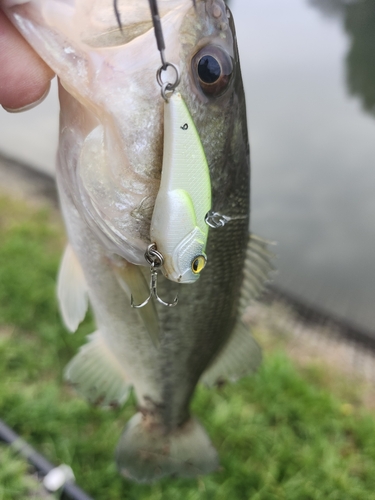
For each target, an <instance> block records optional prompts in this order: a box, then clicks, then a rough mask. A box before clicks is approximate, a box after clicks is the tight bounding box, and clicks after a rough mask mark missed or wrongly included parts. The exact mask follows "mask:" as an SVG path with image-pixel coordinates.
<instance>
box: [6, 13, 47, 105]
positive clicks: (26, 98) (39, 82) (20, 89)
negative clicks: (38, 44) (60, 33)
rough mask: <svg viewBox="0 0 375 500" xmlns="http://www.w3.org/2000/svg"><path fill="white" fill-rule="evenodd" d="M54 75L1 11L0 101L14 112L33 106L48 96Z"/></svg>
mask: <svg viewBox="0 0 375 500" xmlns="http://www.w3.org/2000/svg"><path fill="white" fill-rule="evenodd" d="M53 76H54V73H53V71H52V70H51V69H50V68H49V67H48V66H47V65H46V64H45V62H44V61H42V59H41V58H40V57H39V56H38V54H37V53H36V52H34V50H33V49H32V48H31V47H30V45H29V44H28V43H27V42H26V40H25V39H24V38H22V36H21V35H20V34H19V33H18V31H17V30H16V28H15V27H14V26H13V25H12V23H11V22H10V21H9V20H8V18H7V17H6V16H5V14H4V13H3V12H2V11H1V10H0V104H1V105H2V106H3V107H4V108H5V109H6V110H7V111H10V112H13V113H15V112H18V111H26V110H27V109H31V108H33V107H34V106H36V105H37V104H39V103H40V102H42V101H43V99H44V98H45V97H46V96H47V94H48V91H49V88H50V83H51V79H52V78H53Z"/></svg>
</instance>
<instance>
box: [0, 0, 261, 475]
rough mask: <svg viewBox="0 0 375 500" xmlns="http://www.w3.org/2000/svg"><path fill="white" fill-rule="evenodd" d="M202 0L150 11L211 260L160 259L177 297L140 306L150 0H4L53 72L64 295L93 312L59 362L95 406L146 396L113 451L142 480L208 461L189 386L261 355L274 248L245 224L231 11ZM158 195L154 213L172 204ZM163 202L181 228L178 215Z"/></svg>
mask: <svg viewBox="0 0 375 500" xmlns="http://www.w3.org/2000/svg"><path fill="white" fill-rule="evenodd" d="M195 4H196V5H195V6H193V2H192V1H191V0H159V10H160V17H161V20H162V26H163V31H164V38H165V41H166V56H167V59H168V61H169V62H171V63H174V64H175V65H176V66H178V68H179V70H180V73H181V82H180V84H179V85H178V88H177V89H176V91H177V92H178V94H179V95H180V96H181V98H182V99H183V101H184V105H185V106H186V109H187V110H188V112H189V116H190V117H191V122H189V123H194V126H195V129H196V131H197V134H198V135H199V138H200V141H201V144H202V148H203V151H204V155H205V161H206V162H207V166H208V169H209V177H207V176H206V181H205V182H209V183H210V193H209V196H208V195H207V196H206V199H207V200H208V201H207V206H208V204H209V205H211V209H212V213H213V215H212V220H211V223H210V224H211V226H213V228H210V229H209V231H206V233H207V234H208V237H207V244H206V243H205V242H203V243H202V252H203V251H204V252H205V255H207V265H206V266H205V268H204V270H203V271H202V273H201V275H200V278H199V279H198V280H193V281H194V282H193V283H191V284H189V283H188V282H186V283H177V281H179V279H178V278H179V276H177V279H173V276H169V275H168V272H166V273H165V274H166V277H163V276H160V277H159V281H158V293H159V295H160V296H161V297H163V298H164V300H169V301H172V300H173V298H174V297H175V295H176V294H177V293H178V296H179V303H178V305H177V306H176V307H173V308H170V307H164V306H163V305H161V304H159V303H157V302H156V301H155V300H150V302H149V303H148V304H147V305H146V306H145V307H143V308H141V309H134V308H132V307H131V305H130V299H131V296H132V297H133V298H134V301H135V302H137V303H138V302H142V301H143V300H144V299H145V297H147V296H148V294H149V285H148V278H149V269H148V267H147V263H146V261H145V258H144V254H145V250H146V249H147V247H148V245H150V243H152V240H151V237H150V231H151V229H152V228H151V220H152V218H153V213H154V207H155V200H156V198H157V195H158V191H159V187H160V185H161V184H160V179H161V175H162V165H163V154H164V149H165V146H164V148H163V120H164V101H163V99H162V98H161V95H160V87H159V86H158V84H157V82H156V78H155V73H156V70H157V69H158V68H159V67H160V56H159V53H158V51H157V49H156V44H155V38H154V30H153V27H152V20H151V15H150V9H149V4H148V1H147V0H122V1H121V0H119V2H118V9H119V15H120V19H121V22H122V28H121V29H120V28H119V27H118V25H117V21H116V16H115V13H114V9H113V2H112V0H70V1H69V2H67V1H61V0H29V1H28V0H6V1H5V2H4V1H3V5H4V9H5V10H6V12H7V14H8V15H9V17H10V19H11V20H12V21H13V22H14V24H15V25H16V26H17V28H18V29H19V30H20V31H21V33H22V34H23V35H24V36H25V38H26V39H27V40H28V41H29V42H30V44H31V45H32V46H33V47H34V48H35V50H37V51H38V53H39V54H40V55H41V57H42V58H43V59H44V60H45V61H46V62H47V64H48V65H49V66H50V67H51V68H52V69H53V70H54V71H55V72H56V73H57V75H58V77H59V81H60V90H59V96H60V103H61V114H60V144H59V151H58V162H57V172H56V178H57V183H58V189H59V195H60V201H61V208H62V212H63V215H64V219H65V222H66V227H67V232H68V236H69V242H70V244H69V245H68V247H67V250H66V252H65V254H64V257H63V261H62V265H61V268H60V273H59V282H58V296H59V300H60V308H61V312H62V316H63V319H64V321H65V323H66V325H67V327H68V328H69V329H70V330H71V331H75V330H76V329H77V327H78V325H79V323H80V322H81V321H82V319H83V318H84V316H85V313H86V309H87V306H88V301H89V302H90V304H91V306H92V310H93V312H94V316H95V320H96V324H97V331H96V332H95V333H93V334H92V335H91V336H90V338H89V341H88V343H87V344H85V345H84V346H83V347H82V348H81V350H80V351H79V353H78V354H77V355H76V357H75V358H74V359H73V360H72V361H71V362H70V364H69V365H68V367H67V370H66V377H67V379H68V380H70V381H71V382H72V383H73V384H74V385H75V386H76V388H77V390H78V391H79V392H80V393H82V394H83V395H84V396H86V397H87V398H88V399H89V400H90V401H92V402H93V403H97V404H102V405H104V406H110V405H118V404H123V403H124V402H125V401H126V399H127V397H128V395H129V392H130V390H131V388H133V390H134V391H135V394H136V397H137V401H138V409H139V411H138V413H136V415H135V416H134V417H133V418H132V419H131V420H130V422H129V423H128V424H127V426H126V427H125V430H124V432H123V435H122V436H121V439H120V441H119V444H118V447H117V451H116V461H117V465H118V468H119V470H120V472H121V473H122V474H123V475H124V476H126V477H129V478H132V479H134V480H137V481H148V482H149V481H154V480H156V479H158V478H160V477H163V476H166V475H174V476H185V477H188V476H195V475H197V474H204V473H208V472H210V471H213V470H215V469H216V468H217V466H218V457H217V453H216V451H215V449H214V447H213V446H212V444H211V442H210V440H209V438H208V436H207V434H206V432H205V431H204V429H203V428H202V427H201V426H200V424H199V422H198V421H197V420H196V419H195V418H194V417H192V416H191V414H190V411H189V404H190V401H191V398H192V396H193V393H194V389H195V387H196V385H197V383H198V382H199V381H203V382H204V383H206V384H209V385H214V384H215V383H217V382H221V381H225V380H235V379H237V378H239V377H241V376H242V375H245V374H247V373H251V372H253V371H254V370H255V369H256V368H257V367H258V365H259V363H260V360H261V352H260V349H259V347H258V345H257V344H256V343H255V341H254V340H253V339H252V337H251V336H250V334H249V332H248V329H247V328H246V327H245V326H244V325H243V323H242V322H241V314H242V311H243V308H244V307H245V306H246V305H247V303H248V301H249V300H250V298H251V297H254V296H255V295H257V293H258V292H259V291H260V289H261V288H262V285H263V282H264V280H265V278H266V276H267V274H268V271H269V269H270V262H269V257H270V255H269V253H268V251H267V249H266V245H265V243H264V242H263V241H262V240H260V239H258V238H255V237H251V238H250V237H249V188H250V178H249V176H250V170H249V146H248V134H247V125H246V107H245V97H244V91H243V86H242V80H241V70H240V63H239V57H238V52H237V46H236V37H235V30H234V24H233V19H232V15H231V13H230V11H229V9H228V8H227V6H226V5H225V3H224V1H223V0H196V2H195ZM184 109H185V108H184ZM184 112H185V111H184ZM189 120H190V118H189ZM166 133H167V132H165V134H166ZM166 140H168V137H164V144H165V141H166ZM202 165H203V167H204V165H205V163H204V161H203V160H202ZM171 168H172V169H173V168H174V167H173V164H172V167H171ZM185 174H186V169H185ZM185 174H184V175H185ZM187 181H189V178H187ZM198 181H200V179H198ZM198 184H199V182H198ZM189 189H190V188H189ZM162 202H163V197H161V203H162ZM160 206H161V207H162V208H161V209H159V208H158V220H159V221H160V218H161V219H163V210H164V211H166V210H168V208H163V205H162V204H161V205H160ZM202 206H203V205H202ZM158 207H159V202H158ZM204 210H205V209H204ZM172 215H173V214H172ZM170 216H171V214H170V213H165V217H169V219H170V220H171V221H172V222H171V224H172V225H173V227H174V228H176V230H180V225H181V224H182V222H180V221H179V220H177V221H175V220H174V219H173V217H172V218H171V217H170ZM162 222H163V221H162ZM156 225H157V224H156ZM215 226H217V227H215ZM157 227H161V228H163V224H159V225H157ZM154 231H156V230H155V229H154ZM201 232H202V234H203V237H202V238H203V239H204V237H205V234H204V231H203V230H202V231H201ZM159 233H161V237H164V236H166V235H165V234H164V233H163V229H161V230H160V231H159ZM195 265H196V266H197V269H198V270H199V266H201V267H203V265H202V262H198V261H195V262H194V263H193V266H195ZM193 271H194V268H193ZM170 274H172V273H170ZM181 275H182V274H181ZM169 278H171V279H169Z"/></svg>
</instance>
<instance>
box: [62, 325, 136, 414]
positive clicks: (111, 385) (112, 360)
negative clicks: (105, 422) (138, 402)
mask: <svg viewBox="0 0 375 500" xmlns="http://www.w3.org/2000/svg"><path fill="white" fill-rule="evenodd" d="M88 339H89V342H88V343H87V344H85V345H83V346H82V347H81V348H80V350H79V352H78V354H76V356H75V357H74V358H73V359H72V361H70V363H69V364H68V365H67V367H66V368H65V374H64V376H65V379H66V380H68V381H69V382H70V383H71V384H73V385H74V387H75V388H76V389H77V391H78V392H79V393H80V394H82V395H83V396H84V397H85V398H86V399H87V400H88V401H90V403H93V404H98V405H100V406H119V405H122V404H123V403H124V402H125V401H126V399H127V398H128V396H129V392H130V389H131V384H130V383H129V381H128V380H127V376H126V373H125V371H124V369H123V367H122V366H121V365H120V363H119V361H118V359H117V358H116V357H115V355H114V354H113V353H112V352H111V350H110V348H109V347H108V346H107V344H106V342H105V340H104V339H103V338H102V336H101V334H100V332H99V331H97V332H95V333H92V334H91V335H89V336H88Z"/></svg>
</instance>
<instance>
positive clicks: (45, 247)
mask: <svg viewBox="0 0 375 500" xmlns="http://www.w3.org/2000/svg"><path fill="white" fill-rule="evenodd" d="M0 214H2V215H0V241H1V245H0V380H1V385H0V417H1V418H3V419H4V420H5V421H6V422H7V423H8V424H9V425H10V426H12V427H13V428H14V429H15V430H16V432H18V433H19V434H21V435H22V437H23V438H25V439H26V440H28V441H29V442H30V443H31V444H32V445H33V446H34V447H35V448H36V449H37V450H38V451H40V452H41V453H43V454H44V455H45V456H46V457H47V458H48V459H49V460H50V461H52V462H54V463H56V464H58V463H61V462H64V463H67V464H69V465H71V467H72V468H73V470H74V473H75V475H76V478H77V482H78V484H79V485H80V486H81V487H82V488H84V489H85V490H86V491H87V492H88V493H90V494H91V495H92V496H93V497H94V499H96V500H120V499H126V500H139V499H147V500H179V499H181V500H195V499H199V500H200V499H202V500H211V499H212V500H213V499H215V500H227V499H236V500H237V499H238V500H246V499H252V500H273V499H275V500H276V499H285V500H318V499H322V500H323V499H324V500H327V499H329V500H350V499H353V500H361V499H363V500H371V499H374V500H375V419H374V416H373V414H371V413H370V412H369V411H367V410H365V409H364V408H362V407H361V405H360V404H359V403H358V401H359V399H358V398H357V396H356V387H355V386H354V385H353V386H352V388H351V390H348V389H346V392H345V393H344V392H342V391H339V390H337V391H332V390H331V391H329V390H328V389H327V388H326V387H325V386H326V377H325V374H324V370H323V371H322V369H315V368H314V369H310V370H309V369H307V370H304V371H301V370H299V369H297V368H296V367H294V366H293V364H292V362H291V361H290V360H289V359H288V358H287V356H286V355H285V354H284V353H283V351H282V349H279V350H277V351H270V352H269V353H268V354H266V356H265V361H264V363H263V366H262V368H261V370H260V371H259V373H258V374H257V375H256V376H255V377H252V378H247V379H244V380H242V381H240V382H239V383H238V384H236V385H234V386H225V387H223V388H221V389H220V390H212V391H210V390H206V389H205V388H202V387H199V388H198V390H197V392H196V395H195V398H194V402H193V410H194V413H195V414H196V415H197V416H198V417H199V419H200V420H201V422H202V423H203V424H204V426H205V427H206V429H207V430H208V432H209V434H210V436H211V438H212V440H213V442H214V444H215V446H216V447H217V448H218V450H219V453H220V458H221V470H219V471H218V472H216V473H214V474H211V475H209V476H206V477H200V478H198V479H196V480H171V479H165V480H162V481H160V482H159V483H157V484H155V485H151V486H149V485H137V484H134V483H131V482H129V481H126V480H123V479H121V478H120V477H119V476H118V474H117V472H116V468H115V465H114V461H113V452H114V448H115V446H116V442H117V440H118V438H119V436H120V433H121V430H122V428H123V426H124V424H125V422H126V421H127V420H128V419H129V418H130V417H131V415H132V414H133V413H134V411H135V408H134V406H135V403H134V400H132V401H131V402H129V403H128V404H127V405H126V406H125V408H123V409H117V410H113V411H105V410H101V409H99V408H92V407H90V406H89V405H88V404H87V403H86V402H85V401H83V400H82V399H80V398H79V397H78V396H76V394H75V393H74V392H73V391H72V390H71V389H70V388H69V387H68V386H66V385H65V384H64V382H63V381H62V372H63V368H64V366H65V364H66V363H67V362H68V360H69V359H71V357H72V356H73V355H74V352H75V351H76V350H77V348H78V346H79V345H80V344H81V343H82V342H83V341H84V337H85V335H87V334H88V333H90V332H91V331H93V329H94V325H93V324H92V321H91V320H90V318H89V319H87V320H86V322H85V323H84V324H83V325H82V327H81V328H80V330H79V332H78V333H77V334H75V335H70V334H68V333H66V331H65V329H64V328H63V326H62V325H61V321H60V318H59V314H58V310H57V304H56V299H55V276H56V271H57V267H58V263H59V258H60V254H61V252H62V248H63V243H64V237H63V236H62V234H63V233H62V229H61V225H60V223H59V221H56V217H55V216H52V215H51V213H49V211H48V210H47V209H45V210H37V209H35V208H32V207H30V206H27V205H22V204H20V203H19V202H14V201H11V200H9V199H2V200H0ZM343 395H344V396H343ZM343 397H344V399H343ZM348 408H349V409H350V411H348ZM4 453H8V455H7V459H6V460H4V458H3V455H2V454H4ZM24 472H25V467H24V464H22V463H21V462H20V461H19V460H18V459H15V458H14V457H13V455H11V454H10V453H9V452H7V451H6V450H5V451H4V450H2V449H1V453H0V485H1V486H0V500H18V499H24V498H26V495H25V491H26V489H27V488H29V486H28V484H27V481H28V479H27V476H25V481H26V482H25V484H23V483H22V484H21V479H20V478H21V477H24ZM4 477H6V484H7V485H8V486H7V487H4V484H3V483H4ZM17 488H18V489H17ZM25 488H26V489H25Z"/></svg>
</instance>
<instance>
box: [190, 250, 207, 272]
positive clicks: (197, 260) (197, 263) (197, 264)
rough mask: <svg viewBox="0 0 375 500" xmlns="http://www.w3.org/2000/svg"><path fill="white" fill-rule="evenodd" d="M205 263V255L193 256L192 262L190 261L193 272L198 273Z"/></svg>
mask: <svg viewBox="0 0 375 500" xmlns="http://www.w3.org/2000/svg"><path fill="white" fill-rule="evenodd" d="M206 264H207V258H206V256H205V255H198V256H197V257H194V259H193V262H192V263H191V270H192V271H193V273H194V274H199V273H200V272H201V271H202V270H203V269H204V268H205V267H206Z"/></svg>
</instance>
